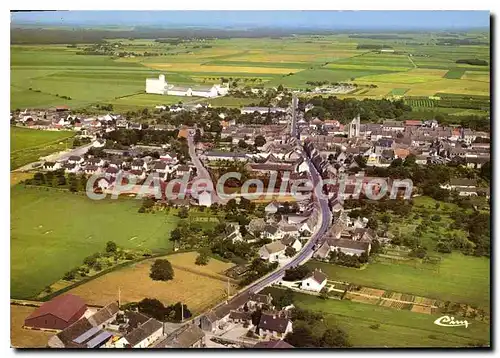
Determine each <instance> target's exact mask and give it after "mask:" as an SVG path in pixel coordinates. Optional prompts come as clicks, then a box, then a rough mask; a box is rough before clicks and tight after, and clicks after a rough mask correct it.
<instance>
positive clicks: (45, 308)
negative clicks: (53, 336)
mask: <svg viewBox="0 0 500 358" xmlns="http://www.w3.org/2000/svg"><path fill="white" fill-rule="evenodd" d="M86 310H87V305H86V304H85V302H84V301H83V300H82V299H81V298H80V297H78V296H75V295H71V294H65V295H61V296H57V297H55V298H54V299H52V300H50V301H48V302H46V303H44V304H43V305H41V306H40V307H38V308H37V309H36V310H35V311H34V312H33V313H31V314H30V315H29V316H28V317H27V318H26V319H25V320H24V325H25V326H26V327H33V328H43V329H60V330H62V329H65V328H66V327H68V326H69V325H70V324H72V323H73V322H76V321H77V320H78V319H79V318H80V317H82V316H83V314H84V313H85V311H86Z"/></svg>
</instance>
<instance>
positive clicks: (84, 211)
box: [10, 185, 178, 298]
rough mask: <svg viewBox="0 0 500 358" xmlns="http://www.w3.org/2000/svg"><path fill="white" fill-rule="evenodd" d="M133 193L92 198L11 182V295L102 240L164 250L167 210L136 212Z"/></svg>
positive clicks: (39, 283) (169, 224) (50, 276)
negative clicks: (114, 196)
mask: <svg viewBox="0 0 500 358" xmlns="http://www.w3.org/2000/svg"><path fill="white" fill-rule="evenodd" d="M139 207H140V201H138V200H133V199H121V200H102V201H93V200H90V199H89V198H87V197H86V196H83V195H77V194H70V193H69V192H60V191H56V190H44V189H36V188H24V187H23V186H22V185H17V186H14V187H12V188H11V219H10V220H11V221H10V224H11V241H10V247H11V297H13V298H29V297H33V296H35V295H36V294H37V293H38V292H40V291H41V290H43V289H44V288H45V287H46V286H47V285H49V284H51V283H53V282H55V281H57V280H58V279H60V278H61V277H62V276H63V274H64V273H65V272H67V271H69V270H70V269H72V268H74V267H76V266H79V265H81V263H82V261H83V259H84V258H85V257H86V256H88V255H91V254H93V253H95V252H98V251H103V250H104V248H105V245H106V242H107V241H110V240H111V241H115V242H116V243H117V244H118V246H121V247H124V248H130V249H150V250H152V251H164V252H168V251H170V249H171V241H169V239H168V238H169V233H170V231H171V230H173V228H175V226H176V223H177V221H178V218H177V217H176V216H174V215H172V214H170V215H166V214H164V213H162V214H139V213H138V212H137V210H138V208H139Z"/></svg>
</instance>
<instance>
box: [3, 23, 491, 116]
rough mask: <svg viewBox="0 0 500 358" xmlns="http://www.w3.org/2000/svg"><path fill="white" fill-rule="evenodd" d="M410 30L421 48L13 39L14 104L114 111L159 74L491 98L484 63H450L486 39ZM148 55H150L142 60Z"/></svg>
mask: <svg viewBox="0 0 500 358" xmlns="http://www.w3.org/2000/svg"><path fill="white" fill-rule="evenodd" d="M411 36H412V37H413V38H414V39H415V41H417V42H419V43H421V44H420V45H416V44H415V41H406V40H402V39H400V38H398V37H397V36H395V37H393V38H390V37H389V38H387V39H384V40H380V39H372V38H370V37H369V36H368V37H358V38H351V37H349V35H347V34H338V35H323V36H319V37H318V36H306V35H303V36H296V37H284V38H279V39H273V38H245V39H243V38H232V39H212V40H206V41H204V43H203V44H202V45H200V43H199V42H197V41H193V42H190V41H187V42H181V43H178V44H169V43H161V42H157V41H155V40H154V39H150V40H147V39H141V40H136V41H130V40H128V39H116V40H108V41H110V42H115V41H116V42H119V43H120V44H121V45H120V46H121V48H120V51H133V52H134V53H136V54H138V55H137V56H135V57H127V58H126V57H117V56H109V55H82V54H79V55H77V54H76V53H77V52H80V51H81V50H82V49H84V48H85V47H86V46H87V45H78V48H68V47H66V46H65V45H38V46H37V45H13V46H11V108H12V109H14V108H23V107H29V106H39V107H47V106H54V105H58V104H66V105H68V106H70V107H72V108H80V107H88V106H90V105H92V104H95V103H108V102H112V103H114V104H116V105H117V109H118V110H119V111H126V110H128V109H129V108H132V107H136V106H150V105H151V102H150V101H149V100H146V99H145V98H143V97H140V96H139V97H135V96H133V95H137V94H142V93H144V84H145V79H146V78H147V77H156V76H158V74H160V73H164V74H165V75H166V78H167V81H168V82H169V83H172V84H178V85H195V84H199V83H200V82H204V83H205V84H211V83H219V82H220V80H221V77H225V78H233V79H235V78H240V79H250V80H252V82H249V83H245V84H248V85H254V84H258V85H259V86H262V85H264V86H267V87H271V86H278V85H279V84H282V85H283V86H286V87H289V88H294V89H297V88H301V89H305V88H311V87H312V85H311V84H308V83H307V82H311V81H312V82H314V81H329V82H333V83H334V82H353V81H354V82H356V83H359V84H376V85H378V86H379V87H381V89H377V88H372V89H370V90H369V91H367V92H366V93H359V94H355V95H350V97H359V98H382V97H386V96H389V95H393V94H394V93H392V91H393V90H395V91H396V92H398V90H399V89H401V88H406V89H408V91H407V92H406V93H404V95H405V96H419V95H422V96H429V95H434V94H435V93H438V92H448V93H456V94H480V95H489V75H490V67H489V66H471V65H467V64H457V63H456V60H458V59H464V58H465V59H466V58H478V59H483V60H486V61H488V62H489V60H490V59H489V46H488V45H480V46H440V45H433V44H430V42H432V41H434V37H435V36H440V35H439V34H416V33H415V34H411ZM474 36H476V35H474ZM484 40H485V41H488V39H487V38H485V39H484ZM358 45H377V46H380V45H385V46H390V47H392V48H393V49H394V50H395V51H396V52H395V53H387V52H384V53H378V51H376V50H371V49H369V48H360V49H358V48H357V47H358ZM146 51H147V52H148V53H149V55H146V56H144V54H145V52H146ZM151 54H154V56H153V55H151ZM410 54H411V56H410ZM461 73H462V74H463V75H462V76H460V74H461ZM240 83H242V82H240ZM60 96H69V97H71V100H66V99H61V98H60ZM128 96H132V97H128ZM129 100H130V102H129ZM166 101H167V102H168V101H170V99H167V100H166ZM172 101H174V102H175V101H176V100H174V99H172ZM126 102H127V104H126ZM129 103H130V104H129Z"/></svg>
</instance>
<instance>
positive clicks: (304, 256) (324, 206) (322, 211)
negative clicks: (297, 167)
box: [240, 95, 331, 294]
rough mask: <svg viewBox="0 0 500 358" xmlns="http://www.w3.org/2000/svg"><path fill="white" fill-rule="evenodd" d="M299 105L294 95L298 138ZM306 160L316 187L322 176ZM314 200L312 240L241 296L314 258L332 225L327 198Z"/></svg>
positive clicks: (293, 124)
mask: <svg viewBox="0 0 500 358" xmlns="http://www.w3.org/2000/svg"><path fill="white" fill-rule="evenodd" d="M297 105H298V98H297V97H296V96H295V95H294V96H293V98H292V126H291V135H292V136H294V137H296V136H297V111H296V108H297ZM304 153H305V152H304ZM305 160H306V161H307V164H308V165H309V173H310V179H311V180H312V182H313V185H314V186H316V185H317V184H318V182H319V180H320V175H319V173H318V171H317V170H316V168H315V167H314V165H313V163H312V162H311V160H310V158H309V157H307V156H306V157H305ZM314 200H315V202H316V208H317V209H318V210H319V215H318V224H317V225H316V228H315V231H314V233H313V234H312V236H311V238H310V239H309V240H308V242H307V243H306V244H305V245H304V247H303V248H302V250H301V251H300V252H299V253H298V255H296V256H295V257H294V258H293V259H292V261H290V262H289V263H287V264H286V265H284V266H282V267H280V268H278V269H277V270H276V271H274V272H273V273H271V274H269V275H267V276H265V277H264V278H262V279H261V280H260V281H257V282H255V283H254V284H252V285H250V286H249V287H247V288H246V289H245V290H244V291H242V292H241V293H240V294H244V293H246V292H258V291H260V290H262V289H263V288H264V287H266V286H268V285H270V284H272V283H273V282H275V281H277V280H279V279H281V278H282V277H283V275H284V274H285V270H287V269H289V268H291V267H294V266H297V265H300V264H302V263H304V262H306V261H307V260H309V259H310V258H311V257H312V254H313V253H314V250H313V248H314V245H315V244H316V242H317V241H319V240H320V239H321V238H322V237H323V235H324V234H325V233H326V231H327V230H328V226H329V224H330V221H331V212H330V208H329V206H328V200H327V199H325V198H318V197H317V196H314Z"/></svg>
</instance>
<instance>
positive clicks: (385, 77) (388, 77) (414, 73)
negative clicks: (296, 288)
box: [359, 68, 448, 84]
mask: <svg viewBox="0 0 500 358" xmlns="http://www.w3.org/2000/svg"><path fill="white" fill-rule="evenodd" d="M446 72H448V71H447V70H434V69H432V70H431V69H420V68H415V69H412V70H410V71H406V72H397V73H386V74H382V75H373V76H364V77H362V78H360V81H359V82H360V83H361V82H362V83H377V82H385V83H405V84H406V83H408V84H417V83H425V82H430V81H439V80H440V79H442V78H443V76H444V75H445V74H446Z"/></svg>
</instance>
